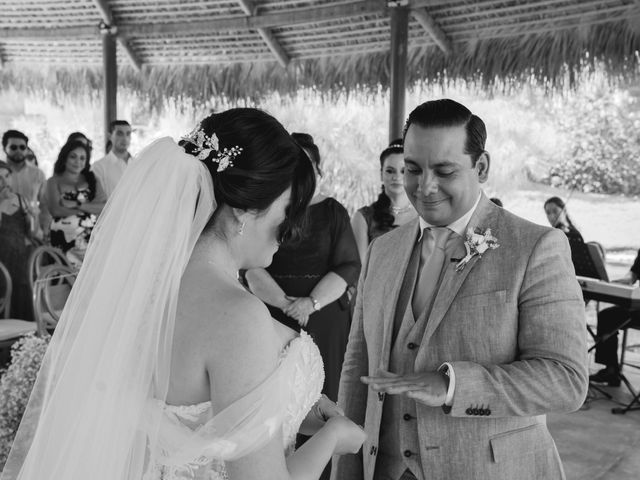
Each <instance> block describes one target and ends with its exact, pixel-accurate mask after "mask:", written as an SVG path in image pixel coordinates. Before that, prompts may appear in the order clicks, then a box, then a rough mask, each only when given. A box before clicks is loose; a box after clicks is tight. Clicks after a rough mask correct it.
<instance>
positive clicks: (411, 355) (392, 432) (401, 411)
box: [374, 243, 428, 480]
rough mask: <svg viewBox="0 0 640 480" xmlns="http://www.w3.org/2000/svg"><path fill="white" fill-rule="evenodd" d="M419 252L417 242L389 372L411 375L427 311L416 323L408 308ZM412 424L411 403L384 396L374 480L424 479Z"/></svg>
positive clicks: (402, 292) (396, 322)
mask: <svg viewBox="0 0 640 480" xmlns="http://www.w3.org/2000/svg"><path fill="white" fill-rule="evenodd" d="M419 249H420V244H419V243H418V244H417V245H416V246H415V247H414V252H413V254H412V255H411V260H410V261H409V265H408V267H407V272H406V273H405V278H404V280H403V283H402V288H401V289H400V296H399V298H398V305H397V306H396V313H395V315H396V317H395V318H394V335H393V338H395V341H394V342H393V344H392V346H391V354H390V358H389V370H390V371H391V372H394V373H398V374H404V373H413V371H414V362H415V360H416V355H417V353H418V348H419V346H420V342H421V341H422V336H423V334H424V330H425V327H426V325H427V318H428V315H427V313H428V312H422V314H421V315H420V318H418V320H417V321H416V320H415V317H414V315H413V311H412V308H411V301H412V297H413V290H414V287H415V283H416V280H417V273H418V272H417V270H418V263H419ZM416 250H418V252H417V251H416ZM416 421H417V420H416V403H415V401H414V400H411V399H409V398H406V397H405V396H404V395H386V396H385V399H384V406H383V410H382V421H381V423H380V443H379V451H378V458H377V462H376V468H375V474H374V480H377V479H393V480H398V479H399V478H400V477H401V476H402V474H403V472H404V471H405V470H406V469H409V470H411V472H412V473H413V474H414V475H415V476H416V478H418V480H424V478H423V475H422V467H421V463H420V447H419V442H418V428H417V424H416Z"/></svg>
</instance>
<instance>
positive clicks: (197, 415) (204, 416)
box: [143, 331, 324, 480]
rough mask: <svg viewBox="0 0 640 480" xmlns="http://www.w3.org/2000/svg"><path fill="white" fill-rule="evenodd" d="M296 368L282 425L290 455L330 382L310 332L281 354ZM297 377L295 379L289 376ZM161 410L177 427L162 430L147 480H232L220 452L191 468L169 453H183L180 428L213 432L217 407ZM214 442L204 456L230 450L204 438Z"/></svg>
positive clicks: (215, 439) (216, 440)
mask: <svg viewBox="0 0 640 480" xmlns="http://www.w3.org/2000/svg"><path fill="white" fill-rule="evenodd" d="M285 360H286V361H287V362H288V363H290V364H291V370H287V377H288V378H286V379H285V381H286V384H287V385H286V387H287V388H285V390H286V398H285V399H284V400H285V402H284V404H282V405H281V410H283V411H281V412H280V418H281V425H282V434H283V435H282V436H283V438H282V446H283V448H284V450H285V454H286V455H288V454H290V453H292V452H293V449H294V446H295V439H296V433H297V432H298V430H299V428H300V425H301V423H302V421H303V420H304V418H305V417H306V415H307V413H309V410H310V409H311V407H312V406H313V405H314V404H315V403H316V402H317V401H318V399H319V398H320V391H321V389H322V384H323V382H324V369H323V365H322V357H321V356H320V352H319V351H318V348H317V347H316V345H315V344H314V342H313V340H312V339H311V337H310V336H309V335H308V334H307V333H306V332H304V331H303V332H301V334H300V336H298V337H296V338H294V339H293V340H292V341H291V342H290V343H289V344H288V345H287V346H286V347H285V348H284V349H283V351H282V352H281V354H280V360H279V368H280V366H281V365H282V364H283V363H284V362H285ZM289 372H292V374H289ZM152 409H159V410H160V411H161V415H162V419H161V423H167V424H171V428H167V429H164V428H163V426H162V425H161V428H160V433H159V438H158V442H157V443H158V449H159V450H160V452H158V453H157V461H156V462H154V464H153V465H151V466H150V468H149V470H148V471H147V473H146V474H145V476H144V477H143V480H225V479H227V474H226V470H225V467H224V461H223V460H221V459H220V458H217V455H216V454H215V453H208V454H207V453H205V454H202V455H199V456H198V458H196V459H193V460H192V461H188V462H185V463H178V464H176V460H175V458H179V455H177V456H176V455H174V452H172V451H169V450H170V449H171V447H170V446H171V445H174V446H176V447H177V448H180V447H181V446H182V445H181V444H182V443H183V442H182V441H181V439H178V438H168V437H172V436H173V434H172V433H171V432H175V431H176V430H175V425H176V424H179V425H180V426H181V428H182V429H185V428H186V429H189V430H190V431H191V432H199V431H201V430H211V429H210V425H209V424H210V422H211V420H212V419H213V418H214V417H213V409H212V405H211V402H203V403H199V404H196V405H187V406H173V405H166V404H165V403H164V402H161V401H158V400H157V401H156V404H155V407H152ZM205 435H206V440H207V441H209V442H210V443H211V445H212V446H211V448H204V449H203V451H205V452H206V451H218V452H223V451H225V446H224V445H223V443H224V442H225V441H226V440H225V439H220V438H219V437H216V434H215V431H207V432H206V434H203V435H201V437H205Z"/></svg>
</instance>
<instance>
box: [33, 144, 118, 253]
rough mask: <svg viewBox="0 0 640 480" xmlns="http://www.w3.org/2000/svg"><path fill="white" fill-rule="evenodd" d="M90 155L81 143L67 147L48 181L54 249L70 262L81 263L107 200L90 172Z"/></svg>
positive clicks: (61, 152)
mask: <svg viewBox="0 0 640 480" xmlns="http://www.w3.org/2000/svg"><path fill="white" fill-rule="evenodd" d="M90 158H91V151H90V150H89V147H88V146H87V145H86V144H85V143H84V142H82V141H79V140H75V141H72V142H71V143H67V144H65V145H64V146H63V147H62V149H61V150H60V153H59V154H58V159H57V160H56V163H55V164H54V166H53V176H52V177H51V178H50V179H49V180H47V187H46V197H45V198H46V204H47V210H48V211H49V212H50V214H51V215H52V217H53V221H52V222H51V229H50V241H51V245H53V246H54V247H58V248H60V249H62V250H63V251H64V252H65V253H67V256H69V257H70V260H72V261H73V262H75V263H77V261H78V260H80V261H81V260H82V258H83V257H84V252H85V250H86V248H87V243H88V241H89V237H90V236H91V231H92V230H93V226H94V225H95V221H96V216H97V215H99V214H100V212H101V211H102V209H103V207H104V204H105V201H106V197H105V194H104V191H102V188H101V186H100V183H98V182H96V177H95V175H94V174H93V172H91V171H90V170H89V162H90Z"/></svg>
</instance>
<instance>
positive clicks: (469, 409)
mask: <svg viewBox="0 0 640 480" xmlns="http://www.w3.org/2000/svg"><path fill="white" fill-rule="evenodd" d="M464 413H466V414H467V415H473V410H472V409H471V408H467V409H466V410H465V411H464Z"/></svg>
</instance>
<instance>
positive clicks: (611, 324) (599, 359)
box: [589, 250, 640, 387]
mask: <svg viewBox="0 0 640 480" xmlns="http://www.w3.org/2000/svg"><path fill="white" fill-rule="evenodd" d="M638 278H640V250H638V254H637V255H636V259H635V260H634V262H633V265H631V268H630V269H629V271H628V272H627V274H626V275H625V276H624V277H622V278H620V279H618V280H614V282H616V283H621V284H622V285H635V284H636V282H637V281H638ZM625 322H629V323H627V324H626V325H625V328H628V327H631V328H637V329H640V311H638V310H636V311H631V310H629V309H628V308H624V307H620V306H615V307H609V308H605V309H604V310H601V311H600V312H598V338H599V339H601V338H602V337H605V336H606V337H608V338H607V339H606V340H604V341H601V342H599V343H598V344H597V345H596V358H595V360H596V363H600V364H601V365H604V366H605V368H603V369H602V370H599V371H598V372H596V373H594V374H593V375H590V376H589V380H590V381H592V382H595V383H606V384H608V385H609V386H610V387H618V386H620V364H619V362H618V329H619V328H620V326H621V325H623V324H624V323H625Z"/></svg>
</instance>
